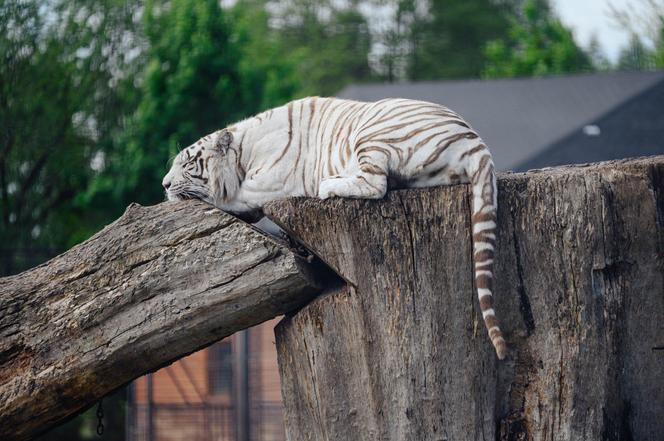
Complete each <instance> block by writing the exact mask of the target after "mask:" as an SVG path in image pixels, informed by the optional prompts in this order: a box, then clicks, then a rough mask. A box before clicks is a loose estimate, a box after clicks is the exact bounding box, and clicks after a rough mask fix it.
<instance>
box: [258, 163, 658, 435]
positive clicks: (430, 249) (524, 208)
mask: <svg viewBox="0 0 664 441" xmlns="http://www.w3.org/2000/svg"><path fill="white" fill-rule="evenodd" d="M498 185H499V205H498V206H499V212H498V218H499V226H498V238H497V249H498V251H497V258H496V259H497V262H496V268H495V272H494V274H495V279H496V280H495V282H496V283H495V290H494V292H495V294H496V298H495V301H496V306H495V309H496V311H497V315H498V317H499V318H500V319H501V320H502V329H503V332H504V333H505V336H506V340H507V343H508V346H509V350H510V354H509V356H508V359H507V360H505V361H504V362H498V361H497V359H496V356H495V354H494V350H493V348H492V346H491V344H490V341H489V338H488V337H487V335H486V330H485V329H484V326H483V322H482V318H481V315H480V313H479V306H478V301H477V297H476V294H475V291H474V289H473V275H472V258H471V256H472V254H471V250H472V247H471V235H470V200H469V195H470V193H469V189H468V188H467V186H465V185H460V186H454V187H443V188H433V189H425V190H404V191H394V192H390V193H389V194H388V195H387V197H386V198H385V199H384V200H380V201H367V200H355V201H348V200H339V199H333V200H329V201H326V202H318V201H313V200H304V199H296V200H289V201H283V202H278V203H274V204H272V205H270V206H269V207H267V210H266V212H267V214H268V215H269V216H270V217H271V218H272V219H274V220H275V221H276V222H277V223H278V224H280V225H281V226H282V227H283V228H285V229H286V230H287V231H289V232H290V233H292V234H293V235H295V236H297V237H298V238H299V239H300V240H301V241H302V242H303V243H304V244H306V246H308V247H309V248H310V249H311V250H313V251H314V252H315V253H316V254H317V255H318V256H319V257H320V258H321V259H322V260H323V261H324V262H326V263H327V264H328V265H329V266H331V267H332V268H333V269H334V270H335V271H336V272H338V274H339V275H341V276H342V277H343V278H344V279H345V280H346V281H347V284H346V286H344V287H342V288H340V289H336V290H330V291H329V292H327V294H326V295H324V296H322V297H319V298H317V299H316V300H314V301H313V302H311V303H310V304H309V305H307V306H306V307H304V308H303V309H302V310H300V311H299V312H297V313H296V314H294V315H292V316H289V317H287V318H285V319H284V320H283V321H282V322H281V323H280V324H279V325H278V327H277V329H276V336H277V348H278V354H279V365H280V371H281V378H282V392H283V397H284V400H285V409H286V410H285V415H286V426H287V434H288V439H289V440H290V441H300V440H317V441H318V440H326V441H327V440H339V441H346V440H354V441H357V440H395V441H396V440H399V441H402V440H418V441H424V440H450V441H452V440H454V441H458V440H496V439H499V440H586V441H594V440H597V441H600V440H602V441H607V440H623V441H625V440H635V441H636V440H656V439H662V434H663V433H664V280H663V272H664V271H663V266H664V157H663V156H659V157H653V158H646V159H638V160H631V161H617V162H607V163H601V164H596V165H590V166H577V167H562V168H555V169H547V170H540V171H532V172H529V173H523V174H503V175H501V176H500V177H499V183H498Z"/></svg>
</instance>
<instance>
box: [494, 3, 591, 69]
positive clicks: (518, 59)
mask: <svg viewBox="0 0 664 441" xmlns="http://www.w3.org/2000/svg"><path fill="white" fill-rule="evenodd" d="M485 54H486V60H487V61H486V65H485V68H484V76H485V77H487V78H498V77H516V76H541V75H550V74H562V73H571V72H579V71H588V70H592V64H591V61H590V58H589V56H588V55H587V54H586V53H585V52H584V51H583V50H582V49H581V48H580V47H579V46H578V45H577V44H576V42H575V41H574V38H573V35H572V32H571V31H570V30H569V29H567V28H566V27H565V26H564V25H563V24H562V23H561V22H560V20H558V19H557V18H556V17H555V16H554V14H553V13H552V11H551V8H550V7H549V4H548V1H547V0H526V1H525V2H524V4H523V7H522V14H521V16H520V17H518V18H515V19H513V20H512V24H511V25H510V30H509V36H508V37H507V38H505V39H497V40H493V41H490V42H489V43H487V45H486V46H485Z"/></svg>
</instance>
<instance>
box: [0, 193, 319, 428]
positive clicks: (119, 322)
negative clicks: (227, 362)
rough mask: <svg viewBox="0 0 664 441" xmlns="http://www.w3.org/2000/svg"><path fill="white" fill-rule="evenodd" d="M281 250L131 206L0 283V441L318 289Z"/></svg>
mask: <svg viewBox="0 0 664 441" xmlns="http://www.w3.org/2000/svg"><path fill="white" fill-rule="evenodd" d="M312 271H313V269H312V268H311V267H310V266H308V265H306V264H304V263H303V262H302V261H301V259H298V258H297V257H296V256H295V255H294V254H293V253H292V252H290V251H289V250H288V249H287V248H285V247H284V246H281V245H278V244H277V243H276V242H274V241H272V240H270V239H269V238H267V237H265V236H264V235H262V234H260V233H258V232H257V231H255V230H254V229H252V228H251V227H250V226H248V225H246V224H244V223H243V222H241V221H239V220H237V219H235V218H233V217H232V216H229V215H227V214H224V213H222V212H220V211H219V210H216V209H211V207H210V206H208V205H206V204H203V203H200V202H193V201H192V202H177V203H163V204H160V205H156V206H154V207H141V206H139V205H132V206H130V207H129V208H128V209H127V211H126V212H125V214H124V215H123V216H122V217H121V218H120V219H118V220H117V221H115V222H114V223H113V224H111V225H109V226H107V227H106V228H105V229H104V230H102V231H101V232H99V233H98V234H96V235H95V236H94V237H92V238H91V239H89V240H88V241H86V242H84V243H82V244H81V245H78V246H76V247H74V248H72V249H71V250H70V251H68V252H66V253H65V254H62V255H60V256H58V257H56V258H55V259H53V260H51V261H49V262H47V263H45V264H43V265H41V266H38V267H36V268H34V269H32V270H29V271H26V272H24V273H21V274H18V275H16V276H11V277H6V278H3V279H0V293H1V294H0V439H2V440H25V439H28V438H30V437H32V436H34V435H36V434H37V433H39V432H41V431H44V430H46V429H48V428H50V427H51V426H53V425H55V424H57V423H58V422H61V421H63V420H64V419H66V418H67V417H69V416H73V415H74V414H76V413H77V412H79V411H81V410H82V409H84V408H85V407H87V406H88V405H90V404H92V403H94V402H95V401H97V400H98V399H99V398H100V397H102V396H104V395H106V394H107V393H109V392H111V391H112V390H114V389H116V388H118V387H120V386H122V385H124V384H126V383H127V382H129V381H131V380H132V379H134V378H136V377H138V376H140V375H142V374H144V373H146V372H149V371H154V370H156V369H158V368H159V367H161V366H164V365H166V364H168V363H170V362H172V361H173V360H176V359H178V358H180V357H182V356H184V355H186V354H189V353H191V352H193V351H195V350H198V349H200V348H202V347H204V346H207V345H209V344H211V343H213V342H215V341H217V340H220V339H221V338H223V337H225V336H228V335H230V334H232V333H233V332H235V331H238V330H240V329H243V328H247V327H249V326H252V325H255V324H257V323H260V322H262V321H265V320H268V319H270V318H273V317H275V316H277V315H280V314H284V313H286V312H288V311H291V310H293V309H295V308H298V307H300V306H302V305H303V304H304V303H306V302H307V301H308V300H310V299H311V298H313V297H314V296H315V295H316V294H317V293H318V292H319V291H320V288H319V286H318V285H317V283H316V282H315V277H314V274H312Z"/></svg>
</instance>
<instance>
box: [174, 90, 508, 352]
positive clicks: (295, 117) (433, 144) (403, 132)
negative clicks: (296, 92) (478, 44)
mask: <svg viewBox="0 0 664 441" xmlns="http://www.w3.org/2000/svg"><path fill="white" fill-rule="evenodd" d="M194 161H195V162H196V164H192V162H194ZM201 167H203V170H202V171H201V170H200V168H201ZM192 172H195V174H194V173H192ZM395 182H398V183H399V185H400V186H405V187H411V188H416V187H430V186H437V185H452V184H458V183H469V184H470V186H471V189H472V209H471V228H472V242H473V262H474V276H475V277H474V280H475V286H476V289H477V296H478V298H479V305H480V310H481V312H482V316H483V318H484V322H485V325H486V327H487V331H488V334H489V337H490V339H491V342H492V343H493V346H494V347H495V349H496V353H497V355H498V358H500V359H503V358H504V357H505V356H506V354H507V346H506V343H505V340H504V338H503V335H502V332H501V330H500V326H499V324H498V319H497V318H496V314H495V311H494V308H493V276H494V273H493V268H494V256H495V247H496V208H497V198H496V196H497V194H496V193H497V190H496V177H495V171H494V166H493V161H492V158H491V154H490V152H489V150H488V148H487V147H486V145H485V144H484V142H483V141H482V139H481V138H480V137H479V136H478V134H477V133H476V132H475V131H474V130H473V129H472V128H471V127H470V125H469V124H468V123H466V122H465V121H464V120H463V119H462V118H461V117H460V116H459V115H457V114H456V113H454V112H453V111H451V110H450V109H448V108H446V107H443V106H441V105H438V104H434V103H429V102H425V101H416V100H409V99H401V98H389V99H384V100H381V101H377V102H373V103H366V102H359V101H352V100H343V99H337V98H320V97H309V98H303V99H300V100H296V101H292V102H290V103H287V104H286V105H284V106H281V107H277V108H274V109H271V110H268V111H266V112H263V113H261V114H259V115H256V116H254V117H252V118H248V119H246V120H244V121H240V122H238V123H236V124H233V125H231V126H229V127H227V128H225V129H222V130H219V131H217V132H215V133H213V134H211V135H208V136H207V137H205V138H202V139H201V140H200V141H198V142H197V143H195V144H193V145H192V146H190V147H188V148H187V149H185V150H183V151H182V152H181V153H180V154H178V156H177V157H176V159H175V161H174V163H173V166H172V167H171V170H170V171H169V173H168V174H167V175H166V177H165V178H164V182H163V185H164V187H165V188H166V192H167V196H168V198H169V199H181V198H185V197H191V196H192V195H195V196H196V197H198V198H200V199H203V200H206V201H208V202H210V203H213V204H214V205H216V206H217V207H219V208H221V209H222V210H225V211H230V212H233V213H245V212H249V211H254V210H260V209H261V208H262V207H263V206H264V205H265V204H266V203H267V202H270V201H273V200H276V199H282V198H286V197H293V196H309V197H319V198H321V199H326V198H329V197H334V196H338V197H348V198H367V199H379V198H382V197H383V196H384V195H385V193H386V191H387V190H388V188H389V186H390V185H392V183H395Z"/></svg>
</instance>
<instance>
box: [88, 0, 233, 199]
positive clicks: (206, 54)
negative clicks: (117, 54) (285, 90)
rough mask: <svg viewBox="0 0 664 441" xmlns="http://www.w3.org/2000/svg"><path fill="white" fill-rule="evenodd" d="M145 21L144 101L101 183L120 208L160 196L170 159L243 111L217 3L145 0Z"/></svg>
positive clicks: (222, 14) (226, 26)
mask: <svg viewBox="0 0 664 441" xmlns="http://www.w3.org/2000/svg"><path fill="white" fill-rule="evenodd" d="M143 26H144V32H145V38H146V40H147V44H148V49H147V51H146V61H145V68H144V72H143V74H142V77H141V97H140V101H139V103H138V106H137V110H136V111H135V113H134V114H133V116H132V117H131V118H130V120H129V121H128V124H127V127H126V130H125V132H124V133H122V134H121V136H120V137H119V140H118V141H117V143H118V145H119V146H120V147H118V149H117V150H116V151H115V152H114V155H113V156H112V157H110V158H109V163H110V164H109V169H108V170H107V171H106V173H105V174H104V175H103V176H100V178H99V180H98V183H97V189H96V190H98V191H100V194H101V195H102V196H104V197H105V198H107V197H110V198H111V199H114V200H117V201H118V203H119V205H120V206H125V205H126V204H127V203H129V202H131V201H138V202H140V203H154V202H157V201H159V200H160V199H163V190H162V189H161V185H160V183H161V178H162V176H163V175H164V174H165V172H166V168H167V166H168V165H167V163H168V159H169V157H172V156H174V155H175V154H176V153H177V152H178V150H179V149H180V148H181V147H182V146H186V145H188V144H190V143H192V142H193V141H195V140H196V139H197V138H199V137H201V136H203V135H204V134H207V133H210V132H212V131H214V130H216V129H219V128H221V127H223V126H224V125H225V124H227V123H229V122H231V121H234V120H236V119H239V118H241V117H242V116H244V115H245V109H244V102H243V97H242V93H241V87H239V85H240V79H239V71H238V62H239V54H238V50H237V48H236V47H234V46H233V44H232V43H231V35H232V31H231V27H230V23H229V20H228V15H227V14H226V12H225V11H224V10H222V8H221V7H220V6H219V2H218V1H216V0H173V1H171V2H163V1H162V2H159V1H148V2H146V3H145V8H144V11H143ZM119 176H122V179H118V177H119Z"/></svg>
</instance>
